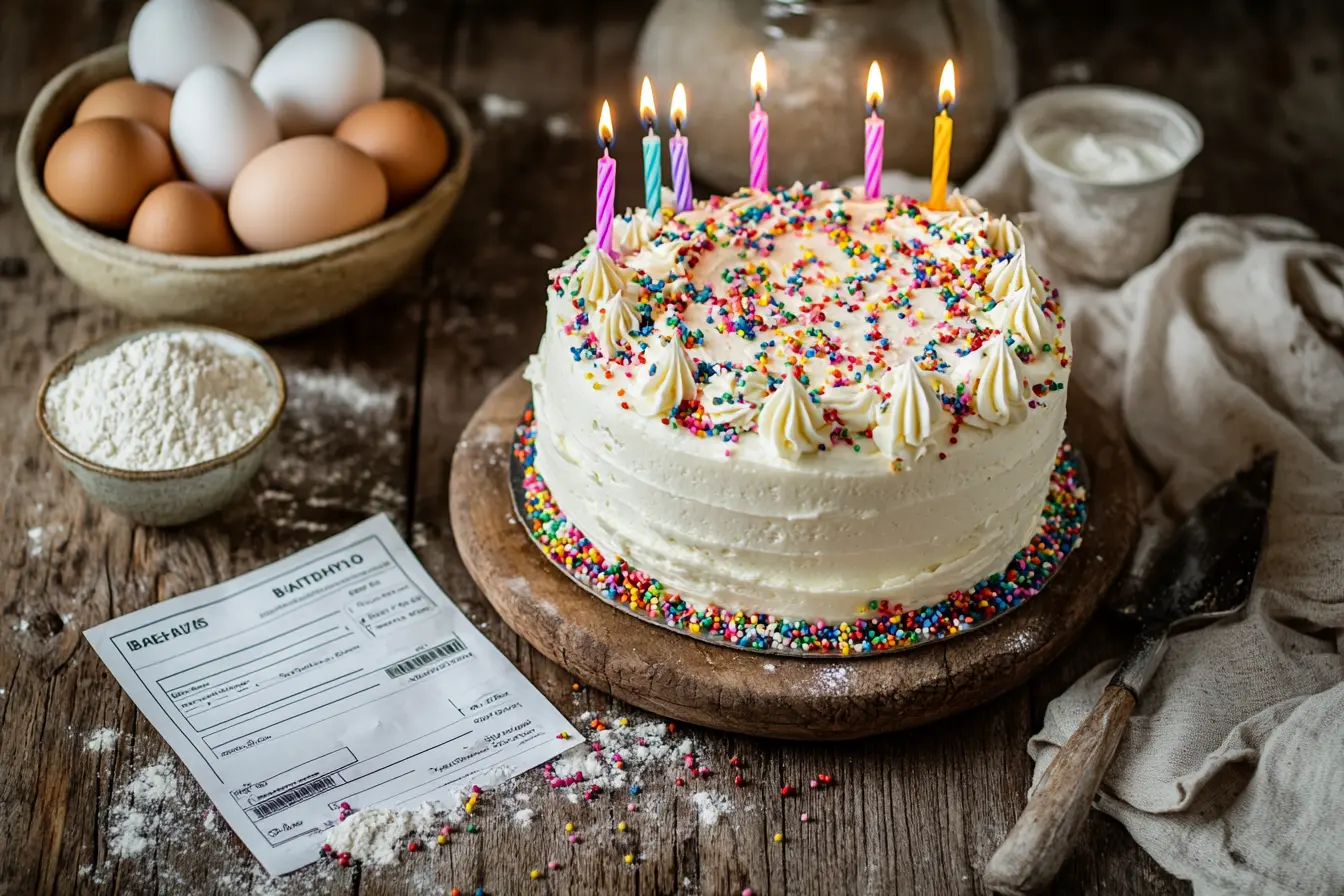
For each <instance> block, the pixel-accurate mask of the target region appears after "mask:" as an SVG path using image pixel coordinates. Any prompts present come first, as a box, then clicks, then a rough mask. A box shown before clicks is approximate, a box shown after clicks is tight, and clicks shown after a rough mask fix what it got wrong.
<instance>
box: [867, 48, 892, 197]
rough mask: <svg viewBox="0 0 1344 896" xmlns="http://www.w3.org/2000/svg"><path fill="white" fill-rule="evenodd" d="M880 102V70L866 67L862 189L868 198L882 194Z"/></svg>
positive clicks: (874, 65) (883, 132)
mask: <svg viewBox="0 0 1344 896" xmlns="http://www.w3.org/2000/svg"><path fill="white" fill-rule="evenodd" d="M881 104H882V70H881V69H880V68H878V67H877V62H876V61H874V62H873V64H872V65H871V66H870V67H869V68H868V120H867V121H865V122H864V124H863V191H864V193H865V194H866V195H867V197H868V198H869V199H876V198H877V197H879V196H881V195H882V137H883V136H884V135H885V134H886V130H887V125H886V122H884V121H883V120H882V118H881V116H879V115H878V114H877V107H878V106H880V105H881Z"/></svg>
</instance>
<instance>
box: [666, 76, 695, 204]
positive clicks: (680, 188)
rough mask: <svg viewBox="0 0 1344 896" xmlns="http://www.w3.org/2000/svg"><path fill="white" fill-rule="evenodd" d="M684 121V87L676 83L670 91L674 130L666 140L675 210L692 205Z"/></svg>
mask: <svg viewBox="0 0 1344 896" xmlns="http://www.w3.org/2000/svg"><path fill="white" fill-rule="evenodd" d="M685 121H686V87H685V85H683V84H680V83H679V84H677V86H676V88H675V89H674V90H673V91H672V128H673V130H675V131H676V134H674V135H673V137H672V139H671V140H669V141H667V145H668V148H669V149H670V150H671V151H672V191H673V192H674V193H675V194H676V210H677V211H678V212H688V211H690V210H691V206H692V205H694V204H695V203H694V200H692V199H691V162H690V158H689V157H688V156H687V155H686V150H687V143H688V141H687V140H686V138H685V137H683V136H682V135H681V126H682V124H683V123H684V122H685Z"/></svg>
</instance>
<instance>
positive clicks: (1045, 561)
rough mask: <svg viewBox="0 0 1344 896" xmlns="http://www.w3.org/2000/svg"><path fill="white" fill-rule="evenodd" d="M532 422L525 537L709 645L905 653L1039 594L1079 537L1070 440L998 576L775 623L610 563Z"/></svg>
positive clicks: (583, 576) (1079, 489)
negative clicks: (557, 478)
mask: <svg viewBox="0 0 1344 896" xmlns="http://www.w3.org/2000/svg"><path fill="white" fill-rule="evenodd" d="M536 437H537V424H536V418H535V415H534V413H533V408H532V404H531V403H530V402H529V403H528V405H527V409H526V411H525V412H524V414H523V419H522V421H521V422H520V423H519V424H518V426H517V428H516V430H515V434H514V442H513V459H512V463H511V469H510V479H511V482H512V485H513V488H512V491H513V493H514V503H515V508H516V509H517V511H518V512H519V514H520V516H521V518H522V519H523V520H524V521H525V523H526V526H527V532H528V536H529V538H530V539H531V540H532V542H533V543H534V544H536V546H537V547H538V548H540V549H541V551H542V553H544V554H545V555H546V556H547V557H548V558H549V559H550V560H551V561H552V562H553V563H555V564H556V565H557V566H559V567H560V568H561V571H562V572H564V573H565V574H566V575H567V576H569V577H570V578H571V579H573V580H574V581H575V582H576V583H577V584H578V585H580V586H582V587H583V588H584V589H585V590H588V591H590V592H592V593H594V594H596V595H598V596H600V597H602V598H603V599H605V600H608V601H611V602H612V603H616V604H619V605H621V607H622V608H623V609H625V610H627V611H629V612H631V613H634V614H636V615H638V616H641V617H643V618H645V619H647V620H648V621H650V622H654V623H661V624H664V625H666V626H668V627H669V628H673V629H676V630H677V631H679V632H680V633H682V634H689V635H693V636H695V637H698V638H700V639H701V640H706V641H709V642H711V643H717V644H722V645H724V646H728V647H737V648H741V649H746V650H753V651H757V652H761V653H786V654H790V655H798V654H799V653H801V654H804V655H825V656H836V655H839V656H854V655H860V656H862V655H869V654H873V653H884V652H888V651H892V650H906V649H910V648H912V647H917V646H920V645H922V644H928V643H932V642H935V641H941V640H945V639H946V638H949V637H952V636H954V635H959V634H962V633H965V632H967V631H971V630H973V629H975V628H978V627H980V626H981V625H984V624H985V623H987V622H990V621H993V620H994V619H997V618H998V617H1000V616H1002V615H1004V614H1005V613H1007V612H1008V611H1010V610H1013V609H1016V608H1017V607H1019V606H1021V605H1022V604H1024V603H1026V602H1027V601H1028V600H1030V599H1031V598H1032V597H1034V596H1035V595H1037V594H1039V593H1040V592H1041V591H1042V590H1043V589H1044V588H1045V586H1046V584H1047V583H1048V582H1049V580H1050V578H1051V576H1053V575H1054V573H1055V572H1056V571H1058V569H1059V567H1060V566H1061V565H1062V564H1063V562H1064V560H1065V559H1066V558H1067V557H1068V555H1069V554H1070V553H1071V552H1072V551H1073V549H1074V548H1076V547H1077V546H1078V545H1079V543H1080V542H1081V540H1082V530H1083V527H1084V525H1085V524H1086V520H1087V488H1086V484H1085V477H1086V473H1085V470H1084V469H1083V465H1082V461H1081V458H1080V457H1079V455H1078V453H1077V452H1076V451H1074V450H1073V448H1072V446H1070V445H1069V444H1068V443H1067V442H1065V443H1064V444H1063V445H1061V446H1060V448H1059V453H1058V454H1057V455H1056V457H1055V468H1054V470H1053V471H1052V472H1051V474H1050V491H1049V493H1048V494H1047V496H1046V501H1045V506H1044V507H1043V508H1042V511H1041V526H1040V528H1039V529H1038V530H1037V531H1036V534H1035V535H1033V536H1032V538H1031V541H1030V542H1029V543H1028V544H1027V546H1026V547H1024V548H1023V549H1022V550H1020V551H1018V552H1017V554H1015V555H1014V556H1013V559H1012V560H1011V561H1010V562H1009V564H1008V566H1007V568H1006V569H1004V571H1003V572H999V573H994V574H993V575H990V576H988V577H986V578H984V579H982V580H981V581H979V582H977V583H976V584H975V585H974V586H973V587H971V588H969V589H966V590H962V591H955V592H953V593H952V594H949V595H948V596H947V597H946V598H945V599H944V600H942V601H940V602H938V603H936V604H933V605H931V606H927V607H921V608H919V609H916V610H906V609H904V608H903V607H901V606H900V605H899V604H888V603H887V602H886V601H873V602H871V603H869V604H868V607H867V614H868V615H857V616H856V618H854V619H852V620H848V621H846V622H840V623H830V622H827V621H825V620H816V621H812V622H809V621H805V620H788V619H779V618H776V617H774V616H772V615H770V614H765V613H752V612H748V611H744V610H737V611H728V610H725V609H723V608H721V607H716V606H713V605H710V606H707V607H696V606H693V605H691V604H689V603H688V602H686V601H685V600H683V599H682V598H681V597H680V595H677V594H674V593H672V592H670V591H668V590H666V589H665V588H664V587H663V585H662V583H660V582H658V581H657V580H656V579H654V578H652V577H650V576H649V575H648V574H646V573H643V572H641V571H639V570H637V569H633V568H632V567H630V566H629V564H627V563H626V562H625V561H624V560H619V559H618V560H616V561H615V562H613V563H608V562H606V560H605V559H604V558H603V557H602V555H601V554H600V553H599V552H598V550H597V549H596V548H595V547H593V546H592V545H591V543H589V541H588V539H587V538H586V537H585V536H584V535H583V533H582V532H581V531H580V530H579V529H578V527H576V526H574V525H573V524H572V523H570V522H569V519H568V518H567V517H566V516H565V514H564V512H563V511H562V510H560V508H559V507H558V506H557V505H556V503H555V500H554V498H553V497H552V496H551V492H550V489H548V488H547V487H546V483H545V482H544V481H543V479H542V477H541V475H540V474H539V473H538V472H537V471H536V468H535V465H534V460H535V457H536Z"/></svg>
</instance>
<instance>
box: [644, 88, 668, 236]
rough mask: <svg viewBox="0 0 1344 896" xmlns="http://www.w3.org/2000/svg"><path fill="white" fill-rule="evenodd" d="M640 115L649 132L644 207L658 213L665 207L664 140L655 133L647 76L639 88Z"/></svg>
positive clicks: (645, 162) (645, 139) (646, 136)
mask: <svg viewBox="0 0 1344 896" xmlns="http://www.w3.org/2000/svg"><path fill="white" fill-rule="evenodd" d="M639 117H640V120H642V121H643V122H644V127H645V128H646V129H647V131H648V133H646V134H645V135H644V141H643V145H642V148H643V150H644V208H646V209H648V212H649V214H650V215H655V216H656V215H657V214H658V212H659V210H661V209H662V207H663V141H662V140H661V139H659V137H658V134H657V133H655V128H656V126H657V124H658V116H657V115H656V113H655V112H654V108H653V85H652V84H650V83H649V79H648V78H647V77H645V78H644V85H643V86H642V87H641V88H640V89H639Z"/></svg>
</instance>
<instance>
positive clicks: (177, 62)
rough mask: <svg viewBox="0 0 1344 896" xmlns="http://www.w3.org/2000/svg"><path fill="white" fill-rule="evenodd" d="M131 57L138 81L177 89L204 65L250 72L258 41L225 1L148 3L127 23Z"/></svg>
mask: <svg viewBox="0 0 1344 896" xmlns="http://www.w3.org/2000/svg"><path fill="white" fill-rule="evenodd" d="M129 53H130V58H131V74H133V75H135V79H136V80H137V81H150V82H152V83H154V84H162V85H163V86H164V87H167V88H168V89H170V90H176V89H177V87H178V85H180V84H181V83H182V81H183V79H185V78H186V77H187V75H189V74H191V72H192V71H193V70H194V69H196V68H199V67H200V66H202V65H223V66H227V67H228V68H231V69H233V70H234V71H236V72H238V73H239V74H240V75H243V76H244V77H246V76H248V75H250V74H252V69H253V68H255V67H256V65H257V57H259V56H260V55H261V38H259V37H258V36H257V29H255V28H253V27H252V23H251V22H249V21H248V20H247V19H246V18H245V17H244V16H243V14H242V13H241V12H239V11H238V10H236V9H234V8H233V7H232V6H230V5H229V4H227V3H225V2H224V0H149V2H148V3H146V4H145V5H144V6H142V7H140V11H139V12H138V13H136V14H135V21H134V22H132V23H131V37H130V47H129Z"/></svg>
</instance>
